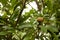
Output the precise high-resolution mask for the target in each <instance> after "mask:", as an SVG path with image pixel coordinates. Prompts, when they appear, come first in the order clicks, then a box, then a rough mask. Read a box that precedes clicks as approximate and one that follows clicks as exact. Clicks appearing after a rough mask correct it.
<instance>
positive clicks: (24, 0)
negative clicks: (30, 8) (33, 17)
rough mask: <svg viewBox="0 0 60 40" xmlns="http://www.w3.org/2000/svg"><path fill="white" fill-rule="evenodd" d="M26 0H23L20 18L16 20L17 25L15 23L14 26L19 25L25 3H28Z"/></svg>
mask: <svg viewBox="0 0 60 40" xmlns="http://www.w3.org/2000/svg"><path fill="white" fill-rule="evenodd" d="M26 1H27V0H23V4H22V6H23V7H22V9H21V10H20V13H19V15H18V18H17V21H16V23H15V25H14V27H16V26H17V23H18V22H19V21H20V19H21V14H22V12H23V10H24V8H25V3H26Z"/></svg>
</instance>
